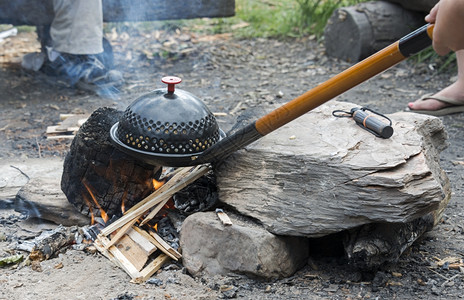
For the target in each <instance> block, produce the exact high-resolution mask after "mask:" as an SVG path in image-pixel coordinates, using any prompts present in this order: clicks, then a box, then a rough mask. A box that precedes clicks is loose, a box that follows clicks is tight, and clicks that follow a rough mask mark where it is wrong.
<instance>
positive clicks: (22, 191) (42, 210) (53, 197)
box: [0, 158, 90, 226]
mask: <svg viewBox="0 0 464 300" xmlns="http://www.w3.org/2000/svg"><path fill="white" fill-rule="evenodd" d="M62 173H63V159H62V158H36V159H8V160H7V159H0V200H7V201H14V207H15V210H16V211H19V212H23V213H25V214H27V215H28V216H29V217H30V218H38V219H42V220H47V221H50V222H54V223H56V224H62V225H65V226H72V225H87V224H89V223H90V219H89V218H88V217H86V216H84V215H82V214H80V213H79V212H78V211H77V210H76V209H75V208H74V207H73V206H72V205H71V204H70V203H69V201H68V200H67V198H66V196H65V194H64V193H63V192H62V191H61V188H60V181H61V175H62Z"/></svg>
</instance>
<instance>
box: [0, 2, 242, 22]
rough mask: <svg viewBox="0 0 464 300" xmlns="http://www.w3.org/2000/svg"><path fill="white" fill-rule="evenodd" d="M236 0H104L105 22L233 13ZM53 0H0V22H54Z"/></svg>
mask: <svg viewBox="0 0 464 300" xmlns="http://www.w3.org/2000/svg"><path fill="white" fill-rule="evenodd" d="M234 14H235V1H234V0H199V1H186V0H103V19H104V21H105V22H121V21H135V22H140V21H159V20H172V19H193V18H208V17H211V18H216V17H231V16H233V15H234ZM53 15H54V13H53V5H52V0H40V1H37V0H15V1H11V0H0V23H3V24H13V25H36V26H37V25H50V24H51V23H52V20H53Z"/></svg>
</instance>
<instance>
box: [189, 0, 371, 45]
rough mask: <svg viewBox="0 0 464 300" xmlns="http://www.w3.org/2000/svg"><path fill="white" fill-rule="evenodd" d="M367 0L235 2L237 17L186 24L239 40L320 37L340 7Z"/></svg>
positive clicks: (246, 0) (266, 0)
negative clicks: (333, 13) (330, 18)
mask: <svg viewBox="0 0 464 300" xmlns="http://www.w3.org/2000/svg"><path fill="white" fill-rule="evenodd" d="M365 1H366V0H264V1H258V0H236V1H235V4H236V8H235V11H236V15H235V16H234V17H230V18H213V19H203V20H190V21H186V22H185V24H187V25H188V26H189V27H190V28H193V29H194V30H198V31H201V32H203V33H226V32H231V33H233V34H234V35H235V36H237V37H242V38H254V37H274V38H285V37H299V36H304V35H311V34H314V35H316V36H318V37H319V36H321V35H322V33H323V30H324V27H325V24H326V22H327V20H328V18H329V17H330V16H331V15H332V12H333V11H334V10H335V9H336V8H338V7H340V6H347V5H353V4H356V3H359V2H365Z"/></svg>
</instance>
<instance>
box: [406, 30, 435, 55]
mask: <svg viewBox="0 0 464 300" xmlns="http://www.w3.org/2000/svg"><path fill="white" fill-rule="evenodd" d="M429 26H430V25H429V24H427V25H424V26H422V27H421V28H419V29H417V30H415V31H413V32H411V33H410V34H408V35H406V36H404V37H403V38H401V39H400V41H399V43H398V49H399V50H400V52H401V54H402V55H403V56H404V57H409V56H411V55H414V54H416V53H418V52H420V51H422V50H424V49H425V48H427V47H429V46H431V45H432V39H431V38H430V37H429V35H428V33H427V28H428V27H429Z"/></svg>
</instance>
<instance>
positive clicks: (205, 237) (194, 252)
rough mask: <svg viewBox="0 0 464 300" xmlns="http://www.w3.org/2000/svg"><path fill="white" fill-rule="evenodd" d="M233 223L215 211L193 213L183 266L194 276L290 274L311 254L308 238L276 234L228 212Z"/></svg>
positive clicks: (185, 232) (186, 226) (184, 233)
mask: <svg viewBox="0 0 464 300" xmlns="http://www.w3.org/2000/svg"><path fill="white" fill-rule="evenodd" d="M228 215H229V217H230V219H231V220H232V223H233V225H231V226H225V225H223V224H222V223H221V222H220V221H219V219H218V217H217V216H216V214H215V213H214V212H201V213H195V214H193V215H191V216H189V217H188V218H187V219H186V220H185V221H184V223H183V224H182V229H181V232H180V233H181V237H180V245H181V248H182V260H183V265H184V266H185V267H186V268H187V270H188V271H189V273H191V274H192V275H194V276H198V275H201V274H203V273H206V274H209V275H217V274H221V275H226V274H228V273H238V274H246V275H248V276H254V277H263V278H268V279H270V278H281V277H288V276H290V275H292V274H293V273H294V272H296V271H297V270H298V269H299V268H300V267H302V266H303V265H304V264H305V263H306V260H307V257H308V249H309V247H308V240H307V239H306V238H298V237H283V236H277V235H274V234H272V233H270V232H268V231H266V230H265V229H264V228H262V227H261V226H259V225H256V224H254V223H252V222H250V221H245V220H243V218H238V217H237V216H235V215H232V214H230V213H228Z"/></svg>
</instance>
